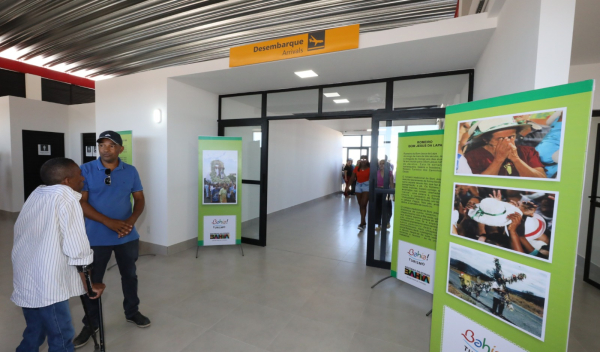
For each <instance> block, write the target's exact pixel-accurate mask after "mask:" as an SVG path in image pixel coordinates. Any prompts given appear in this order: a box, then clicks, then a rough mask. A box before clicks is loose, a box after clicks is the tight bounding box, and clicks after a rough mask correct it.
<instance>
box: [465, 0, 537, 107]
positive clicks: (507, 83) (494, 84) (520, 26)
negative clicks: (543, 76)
mask: <svg viewBox="0 0 600 352" xmlns="http://www.w3.org/2000/svg"><path fill="white" fill-rule="evenodd" d="M540 6H541V0H527V1H510V0H509V1H506V3H505V4H504V6H503V7H502V10H501V11H500V14H499V16H498V26H497V27H496V30H495V32H494V34H493V35H492V38H491V39H490V41H489V43H488V45H487V47H486V49H485V50H484V52H483V54H482V55H481V58H480V59H479V62H478V63H477V65H476V66H475V84H474V100H479V99H485V98H490V97H495V96H499V95H505V94H511V93H516V92H521V91H525V90H530V89H533V87H534V85H535V65H536V57H537V38H538V33H539V23H540V18H539V11H540Z"/></svg>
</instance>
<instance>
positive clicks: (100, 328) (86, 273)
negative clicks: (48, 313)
mask: <svg viewBox="0 0 600 352" xmlns="http://www.w3.org/2000/svg"><path fill="white" fill-rule="evenodd" d="M91 269H92V266H91V265H87V266H77V270H78V271H79V272H82V273H83V276H84V277H85V284H86V286H87V291H88V295H89V296H90V297H96V292H94V291H93V290H92V279H91V278H90V272H89V271H90V270H91ZM83 297H84V296H83V295H82V296H80V298H81V304H82V305H83V311H84V313H85V316H86V317H87V319H88V325H89V326H90V328H93V324H92V318H91V317H90V315H89V314H88V309H87V306H86V305H85V300H84V298H83ZM97 301H98V318H99V324H98V332H99V335H100V343H98V341H97V340H96V332H95V331H94V332H92V339H93V340H94V351H100V352H106V346H105V345H104V318H103V317H102V297H98V299H97Z"/></svg>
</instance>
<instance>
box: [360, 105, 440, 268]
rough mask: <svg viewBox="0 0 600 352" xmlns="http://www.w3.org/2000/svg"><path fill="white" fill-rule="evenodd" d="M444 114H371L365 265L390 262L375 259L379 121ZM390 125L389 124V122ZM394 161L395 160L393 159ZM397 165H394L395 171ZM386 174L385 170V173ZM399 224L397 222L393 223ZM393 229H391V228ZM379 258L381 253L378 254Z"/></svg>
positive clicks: (383, 244) (423, 111) (431, 111)
mask: <svg viewBox="0 0 600 352" xmlns="http://www.w3.org/2000/svg"><path fill="white" fill-rule="evenodd" d="M445 115H446V109H445V108H430V109H418V110H397V111H386V110H378V111H376V112H375V113H374V114H373V117H372V119H371V155H372V156H375V157H371V176H370V178H369V208H368V212H367V217H368V220H367V266H373V267H376V268H382V269H390V267H391V263H390V262H386V261H385V260H376V259H375V207H376V204H375V201H376V196H377V195H376V192H377V191H376V186H377V165H376V163H377V155H379V154H378V152H379V125H380V123H381V121H389V122H390V123H391V122H392V121H397V120H404V121H410V120H430V119H441V118H444V117H445ZM389 125H390V126H391V124H389ZM394 162H395V161H394ZM398 167H399V165H396V171H397V170H398ZM385 175H387V172H386V173H385ZM381 225H382V226H383V228H382V230H381V233H382V235H380V241H381V244H380V246H381V248H382V249H384V248H386V246H387V245H390V244H388V243H387V236H384V235H383V234H385V224H381ZM395 225H396V226H399V224H395ZM392 230H393V229H392ZM380 258H381V254H380Z"/></svg>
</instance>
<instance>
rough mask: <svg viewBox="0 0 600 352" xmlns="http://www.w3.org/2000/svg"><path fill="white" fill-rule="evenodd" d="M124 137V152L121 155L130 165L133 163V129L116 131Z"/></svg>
mask: <svg viewBox="0 0 600 352" xmlns="http://www.w3.org/2000/svg"><path fill="white" fill-rule="evenodd" d="M115 132H117V133H118V134H120V135H121V139H123V152H122V153H121V155H119V158H121V160H122V161H123V162H124V163H126V164H129V165H133V149H132V147H133V135H132V131H115Z"/></svg>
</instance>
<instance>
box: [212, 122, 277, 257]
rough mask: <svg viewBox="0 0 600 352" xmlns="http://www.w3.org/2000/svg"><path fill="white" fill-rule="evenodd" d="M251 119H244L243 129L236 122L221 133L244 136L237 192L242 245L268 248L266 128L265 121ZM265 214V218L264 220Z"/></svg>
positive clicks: (223, 134) (225, 127) (227, 135)
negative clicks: (239, 206) (240, 204)
mask: <svg viewBox="0 0 600 352" xmlns="http://www.w3.org/2000/svg"><path fill="white" fill-rule="evenodd" d="M252 120H254V119H252ZM252 120H250V119H248V120H243V125H242V126H240V123H236V125H233V122H232V123H229V122H225V124H231V125H233V126H224V127H223V130H222V131H220V133H219V134H220V135H222V136H226V137H242V174H241V183H240V184H241V189H239V190H237V191H238V192H240V201H241V203H242V242H243V243H249V244H254V245H260V246H265V245H266V240H267V239H266V225H267V224H266V212H267V208H266V205H267V201H266V172H265V170H266V165H263V163H262V160H267V159H266V158H264V159H263V154H266V153H267V151H266V148H267V145H266V143H265V141H267V140H268V138H266V137H265V135H267V131H266V130H267V127H266V126H265V125H266V121H265V122H263V121H252ZM257 122H258V124H257ZM263 197H264V199H263ZM262 212H264V215H265V216H264V217H261V213H262ZM261 219H265V220H261Z"/></svg>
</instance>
